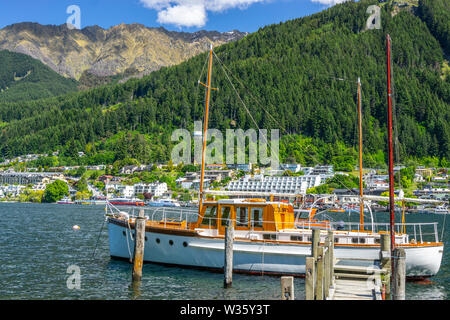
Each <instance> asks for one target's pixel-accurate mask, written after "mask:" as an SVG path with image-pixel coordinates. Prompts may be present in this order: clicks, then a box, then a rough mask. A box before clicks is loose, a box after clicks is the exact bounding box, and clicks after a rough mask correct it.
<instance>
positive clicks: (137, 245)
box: [132, 210, 146, 282]
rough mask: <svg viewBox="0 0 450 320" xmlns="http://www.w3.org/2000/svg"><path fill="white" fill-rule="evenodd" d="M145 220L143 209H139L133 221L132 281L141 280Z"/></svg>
mask: <svg viewBox="0 0 450 320" xmlns="http://www.w3.org/2000/svg"><path fill="white" fill-rule="evenodd" d="M145 222H146V218H145V216H144V210H139V216H138V217H136V222H135V239H134V240H135V241H134V258H133V274H132V279H133V282H135V281H141V279H142V266H143V263H144V246H145Z"/></svg>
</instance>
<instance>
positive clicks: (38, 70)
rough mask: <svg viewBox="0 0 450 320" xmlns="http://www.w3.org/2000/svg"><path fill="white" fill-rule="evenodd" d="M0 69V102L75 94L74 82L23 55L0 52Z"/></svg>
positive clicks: (75, 84)
mask: <svg viewBox="0 0 450 320" xmlns="http://www.w3.org/2000/svg"><path fill="white" fill-rule="evenodd" d="M0 66H1V68H0V101H22V100H35V99H40V98H47V97H52V96H55V95H60V94H65V93H69V92H73V91H76V90H77V86H78V83H77V81H75V80H73V79H66V78H64V77H63V76H61V75H59V74H58V73H56V72H55V71H53V70H52V69H50V68H49V67H47V66H46V65H44V64H43V63H42V62H40V61H39V60H36V59H33V58H31V57H30V56H27V55H25V54H21V53H15V52H9V51H7V50H2V51H0Z"/></svg>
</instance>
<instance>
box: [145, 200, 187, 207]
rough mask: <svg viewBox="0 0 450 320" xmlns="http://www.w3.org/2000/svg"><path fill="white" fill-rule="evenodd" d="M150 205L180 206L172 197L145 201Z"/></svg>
mask: <svg viewBox="0 0 450 320" xmlns="http://www.w3.org/2000/svg"><path fill="white" fill-rule="evenodd" d="M147 205H148V206H150V207H180V204H179V203H178V202H177V201H175V200H173V199H159V200H156V201H151V202H148V203H147Z"/></svg>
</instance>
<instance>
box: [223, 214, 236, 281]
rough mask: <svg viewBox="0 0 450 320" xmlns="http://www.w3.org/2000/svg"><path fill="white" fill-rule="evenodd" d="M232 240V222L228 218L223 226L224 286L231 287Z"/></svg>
mask: <svg viewBox="0 0 450 320" xmlns="http://www.w3.org/2000/svg"><path fill="white" fill-rule="evenodd" d="M233 240H234V230H233V222H232V220H229V221H228V224H227V227H226V228H225V262H224V281H223V286H224V288H231V284H232V282H233Z"/></svg>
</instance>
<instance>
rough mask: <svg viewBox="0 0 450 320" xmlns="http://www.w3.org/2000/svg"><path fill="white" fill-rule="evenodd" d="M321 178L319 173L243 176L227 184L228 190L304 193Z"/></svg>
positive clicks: (318, 183) (316, 184) (319, 182)
mask: <svg viewBox="0 0 450 320" xmlns="http://www.w3.org/2000/svg"><path fill="white" fill-rule="evenodd" d="M321 181H322V178H321V176H319V175H307V176H306V175H305V176H295V177H292V176H283V177H275V176H266V177H264V176H262V175H257V176H253V177H251V176H245V177H244V178H241V179H240V180H237V181H231V182H230V183H228V185H227V187H226V188H227V190H229V191H249V192H274V193H290V194H306V191H307V190H308V189H309V188H313V187H317V186H319V185H320V184H321Z"/></svg>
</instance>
